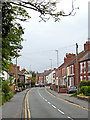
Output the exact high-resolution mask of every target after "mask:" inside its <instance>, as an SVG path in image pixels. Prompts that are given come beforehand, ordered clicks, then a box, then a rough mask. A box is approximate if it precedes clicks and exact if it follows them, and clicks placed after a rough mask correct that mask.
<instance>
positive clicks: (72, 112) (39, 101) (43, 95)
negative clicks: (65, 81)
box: [25, 88, 88, 120]
mask: <svg viewBox="0 0 90 120" xmlns="http://www.w3.org/2000/svg"><path fill="white" fill-rule="evenodd" d="M26 98H27V99H26V101H25V106H26V108H25V118H63V119H65V118H66V119H68V120H70V119H71V120H74V119H75V118H79V119H80V118H81V119H82V118H84V120H85V118H86V119H87V118H88V110H85V109H83V108H81V107H78V106H75V105H73V103H71V104H70V103H69V102H66V101H64V100H60V99H57V98H56V97H55V96H53V95H51V94H49V93H48V92H47V90H46V89H45V88H33V89H32V90H30V91H29V92H28V95H27V96H26Z"/></svg>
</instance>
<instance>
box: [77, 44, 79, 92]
mask: <svg viewBox="0 0 90 120" xmlns="http://www.w3.org/2000/svg"><path fill="white" fill-rule="evenodd" d="M77 56H78V44H77V43H76V73H77V94H79V79H78V78H79V76H78V58H77Z"/></svg>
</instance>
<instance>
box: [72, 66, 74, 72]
mask: <svg viewBox="0 0 90 120" xmlns="http://www.w3.org/2000/svg"><path fill="white" fill-rule="evenodd" d="M72 74H74V65H72Z"/></svg>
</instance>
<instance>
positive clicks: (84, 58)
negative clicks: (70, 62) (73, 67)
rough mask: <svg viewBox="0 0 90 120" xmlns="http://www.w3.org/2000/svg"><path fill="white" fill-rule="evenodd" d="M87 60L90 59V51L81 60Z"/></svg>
mask: <svg viewBox="0 0 90 120" xmlns="http://www.w3.org/2000/svg"><path fill="white" fill-rule="evenodd" d="M86 60H90V51H89V52H88V53H87V54H86V55H85V56H84V57H83V58H82V59H81V60H80V61H79V62H83V61H86Z"/></svg>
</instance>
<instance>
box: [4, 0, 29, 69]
mask: <svg viewBox="0 0 90 120" xmlns="http://www.w3.org/2000/svg"><path fill="white" fill-rule="evenodd" d="M18 16H19V17H20V20H21V21H26V20H27V18H30V17H29V15H28V13H27V12H26V10H25V9H23V8H21V7H18V6H12V5H11V3H10V2H3V3H2V70H5V71H7V69H8V68H9V64H10V63H11V60H12V58H15V57H16V56H17V57H18V56H19V54H18V53H17V50H21V49H22V48H23V47H22V45H21V42H22V41H23V38H22V34H24V29H23V28H22V26H21V25H20V24H19V23H18V22H17V21H16V19H18Z"/></svg>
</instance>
